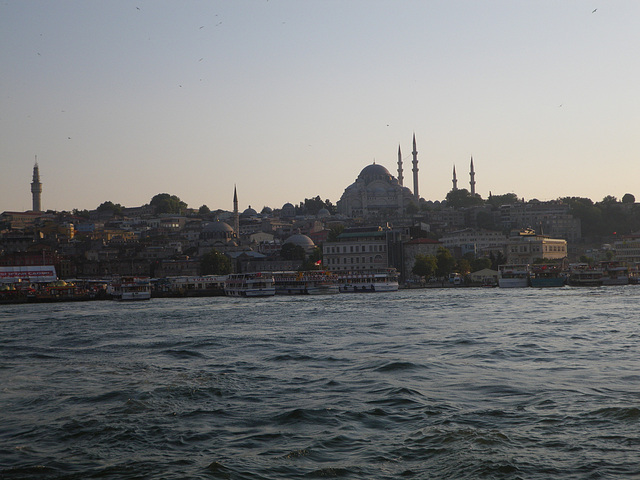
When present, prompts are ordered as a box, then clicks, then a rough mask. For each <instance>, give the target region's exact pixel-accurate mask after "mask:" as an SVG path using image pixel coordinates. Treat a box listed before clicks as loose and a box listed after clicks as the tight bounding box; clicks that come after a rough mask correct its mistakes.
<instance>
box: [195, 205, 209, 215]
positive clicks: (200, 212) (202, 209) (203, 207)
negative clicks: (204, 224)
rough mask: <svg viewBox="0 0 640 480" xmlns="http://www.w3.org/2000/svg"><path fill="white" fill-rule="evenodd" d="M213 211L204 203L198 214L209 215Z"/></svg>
mask: <svg viewBox="0 0 640 480" xmlns="http://www.w3.org/2000/svg"><path fill="white" fill-rule="evenodd" d="M210 213H211V210H210V209H209V207H207V206H206V205H202V206H201V207H200V208H199V209H198V214H199V215H208V214H210Z"/></svg>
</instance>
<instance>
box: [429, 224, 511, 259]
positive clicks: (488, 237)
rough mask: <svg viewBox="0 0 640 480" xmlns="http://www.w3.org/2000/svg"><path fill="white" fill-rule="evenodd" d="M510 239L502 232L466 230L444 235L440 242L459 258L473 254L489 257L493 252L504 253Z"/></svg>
mask: <svg viewBox="0 0 640 480" xmlns="http://www.w3.org/2000/svg"><path fill="white" fill-rule="evenodd" d="M508 240H509V238H508V237H507V236H506V235H505V234H503V233H502V232H496V231H493V230H484V229H475V228H465V229H462V230H455V231H452V232H448V233H445V234H443V235H442V236H441V237H440V241H441V242H442V244H443V245H444V247H445V248H447V249H449V250H450V251H451V252H452V253H454V252H458V251H459V255H458V256H462V255H464V254H465V253H469V252H471V253H473V254H474V255H476V256H479V257H482V256H488V255H489V254H490V253H491V252H494V253H495V252H504V250H505V247H506V246H507V242H508Z"/></svg>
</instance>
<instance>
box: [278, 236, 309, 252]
mask: <svg viewBox="0 0 640 480" xmlns="http://www.w3.org/2000/svg"><path fill="white" fill-rule="evenodd" d="M284 243H293V244H294V245H299V246H301V247H302V248H304V249H305V250H311V249H313V248H315V246H316V244H315V243H313V240H311V239H310V238H309V237H307V236H306V235H302V234H301V233H297V234H295V235H291V236H290V237H289V238H287V239H286V240H285V241H284Z"/></svg>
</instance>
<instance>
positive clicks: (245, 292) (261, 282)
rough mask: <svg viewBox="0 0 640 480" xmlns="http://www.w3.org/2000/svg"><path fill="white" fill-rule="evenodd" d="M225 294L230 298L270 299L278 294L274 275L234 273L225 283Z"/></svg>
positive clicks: (265, 273)
mask: <svg viewBox="0 0 640 480" xmlns="http://www.w3.org/2000/svg"><path fill="white" fill-rule="evenodd" d="M224 293H225V295H227V296H230V297H270V296H272V295H275V294H276V287H275V283H274V279H273V274H272V273H267V272H253V273H232V274H231V275H229V276H228V277H227V279H226V281H225V282H224Z"/></svg>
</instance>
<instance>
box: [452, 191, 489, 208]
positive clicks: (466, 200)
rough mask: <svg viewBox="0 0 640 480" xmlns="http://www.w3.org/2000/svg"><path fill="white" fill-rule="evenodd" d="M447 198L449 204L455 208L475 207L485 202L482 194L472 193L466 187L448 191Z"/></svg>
mask: <svg viewBox="0 0 640 480" xmlns="http://www.w3.org/2000/svg"><path fill="white" fill-rule="evenodd" d="M446 200H447V206H449V207H453V208H462V207H474V206H476V205H483V204H484V200H482V198H481V197H480V195H477V194H476V195H471V193H469V191H468V190H467V189H465V188H461V189H459V190H451V191H450V192H449V193H447V198H446Z"/></svg>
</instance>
